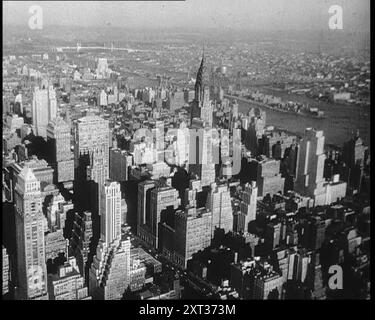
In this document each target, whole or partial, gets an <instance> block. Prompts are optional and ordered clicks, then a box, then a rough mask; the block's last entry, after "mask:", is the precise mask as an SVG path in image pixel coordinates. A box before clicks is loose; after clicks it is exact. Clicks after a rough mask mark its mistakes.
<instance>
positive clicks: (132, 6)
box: [3, 0, 370, 31]
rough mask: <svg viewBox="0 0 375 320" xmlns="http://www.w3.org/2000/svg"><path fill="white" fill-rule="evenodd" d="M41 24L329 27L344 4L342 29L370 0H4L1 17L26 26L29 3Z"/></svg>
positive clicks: (351, 26) (366, 27)
mask: <svg viewBox="0 0 375 320" xmlns="http://www.w3.org/2000/svg"><path fill="white" fill-rule="evenodd" d="M33 4H37V5H39V6H41V7H42V9H43V22H44V24H45V25H75V26H105V25H107V24H108V23H110V24H111V25H112V26H118V27H130V28H138V27H144V28H157V27H162V28H164V27H165V28H171V27H182V28H186V27H191V26H193V27H195V28H197V27H198V28H216V29H218V30H220V29H245V30H246V29H247V30H259V29H264V30H286V29H292V30H322V29H323V30H326V29H327V30H328V19H329V16H330V15H329V13H328V9H329V7H330V6H331V5H333V4H338V5H341V6H342V8H343V23H344V25H343V26H344V30H346V31H370V0H186V1H103V2H101V1H61V2H58V1H51V2H49V1H34V2H33V1H27V2H26V1H14V2H13V1H4V2H3V23H4V24H6V25H9V24H10V25H24V26H27V23H28V19H29V17H30V16H31V14H30V13H29V12H28V10H29V8H30V6H31V5H33Z"/></svg>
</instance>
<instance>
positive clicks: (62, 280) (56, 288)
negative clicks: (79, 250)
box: [48, 257, 91, 300]
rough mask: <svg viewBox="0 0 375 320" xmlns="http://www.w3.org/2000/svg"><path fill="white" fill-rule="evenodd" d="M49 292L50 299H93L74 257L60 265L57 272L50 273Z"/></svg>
mask: <svg viewBox="0 0 375 320" xmlns="http://www.w3.org/2000/svg"><path fill="white" fill-rule="evenodd" d="M48 294H49V298H50V300H91V297H89V296H88V290H87V286H85V280H84V278H83V277H82V276H81V274H80V272H79V268H78V266H77V262H76V259H75V258H74V257H70V258H68V261H66V262H65V263H64V265H62V266H59V270H58V271H57V274H49V275H48Z"/></svg>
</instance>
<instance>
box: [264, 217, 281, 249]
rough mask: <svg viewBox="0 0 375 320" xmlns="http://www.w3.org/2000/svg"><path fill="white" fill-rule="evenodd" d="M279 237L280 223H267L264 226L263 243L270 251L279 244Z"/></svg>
mask: <svg viewBox="0 0 375 320" xmlns="http://www.w3.org/2000/svg"><path fill="white" fill-rule="evenodd" d="M280 236H281V223H280V222H275V221H272V222H269V223H268V224H267V226H266V232H265V243H266V245H267V247H268V248H269V249H271V250H273V249H275V248H277V247H278V246H279V244H280Z"/></svg>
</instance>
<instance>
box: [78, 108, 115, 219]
mask: <svg viewBox="0 0 375 320" xmlns="http://www.w3.org/2000/svg"><path fill="white" fill-rule="evenodd" d="M74 136H75V146H74V160H75V161H74V166H75V177H74V189H75V191H77V196H78V198H79V199H80V201H81V202H82V203H80V206H81V209H83V210H90V211H92V212H93V214H95V212H99V214H100V209H101V205H100V196H99V191H100V187H101V186H102V185H104V183H105V181H106V179H108V177H109V144H110V130H109V123H108V120H104V119H102V118H101V117H99V116H92V115H90V116H86V117H83V118H80V119H78V120H77V121H76V122H75V124H74ZM90 182H91V183H90ZM89 185H90V186H92V188H91V187H90V186H89ZM75 193H76V192H75ZM85 199H90V201H89V202H87V201H86V200H85ZM84 200H85V201H86V202H85V203H84Z"/></svg>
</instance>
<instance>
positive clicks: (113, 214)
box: [100, 180, 121, 244]
mask: <svg viewBox="0 0 375 320" xmlns="http://www.w3.org/2000/svg"><path fill="white" fill-rule="evenodd" d="M100 197H101V201H100V203H101V206H102V207H101V210H100V211H101V217H100V219H101V222H100V239H101V240H102V241H104V242H105V243H106V244H110V243H111V242H113V241H114V240H115V239H119V238H121V190H120V184H119V183H118V182H116V181H109V180H107V181H106V182H105V184H104V185H103V186H102V187H101V192H100Z"/></svg>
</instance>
